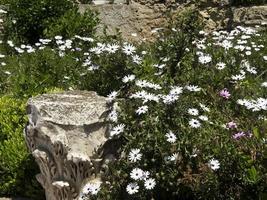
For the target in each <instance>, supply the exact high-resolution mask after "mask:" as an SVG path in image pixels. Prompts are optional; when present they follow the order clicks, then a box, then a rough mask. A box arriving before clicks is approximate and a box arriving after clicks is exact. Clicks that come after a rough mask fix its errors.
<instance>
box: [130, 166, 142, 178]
mask: <svg viewBox="0 0 267 200" xmlns="http://www.w3.org/2000/svg"><path fill="white" fill-rule="evenodd" d="M130 177H131V178H132V179H133V180H141V179H142V177H143V170H142V169H140V168H134V169H133V170H132V171H131V173H130Z"/></svg>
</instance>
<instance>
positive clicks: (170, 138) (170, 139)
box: [165, 131, 177, 143]
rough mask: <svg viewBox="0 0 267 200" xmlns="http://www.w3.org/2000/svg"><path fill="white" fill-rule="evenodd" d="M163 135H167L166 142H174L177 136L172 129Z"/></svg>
mask: <svg viewBox="0 0 267 200" xmlns="http://www.w3.org/2000/svg"><path fill="white" fill-rule="evenodd" d="M165 136H166V137H167V141H168V142H170V143H174V142H176V139H177V138H176V136H175V135H174V133H173V132H172V131H169V133H166V134H165Z"/></svg>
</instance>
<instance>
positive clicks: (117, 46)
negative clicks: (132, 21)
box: [106, 44, 120, 53]
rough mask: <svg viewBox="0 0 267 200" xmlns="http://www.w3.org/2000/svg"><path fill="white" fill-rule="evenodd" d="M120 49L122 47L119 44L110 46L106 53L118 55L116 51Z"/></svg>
mask: <svg viewBox="0 0 267 200" xmlns="http://www.w3.org/2000/svg"><path fill="white" fill-rule="evenodd" d="M119 48H120V46H119V45H117V44H108V45H107V47H106V51H107V52H108V53H116V51H118V49H119Z"/></svg>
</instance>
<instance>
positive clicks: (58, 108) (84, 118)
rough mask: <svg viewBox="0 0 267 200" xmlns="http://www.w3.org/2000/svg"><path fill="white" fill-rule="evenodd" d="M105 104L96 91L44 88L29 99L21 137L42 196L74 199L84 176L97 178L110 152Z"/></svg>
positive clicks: (63, 199)
mask: <svg viewBox="0 0 267 200" xmlns="http://www.w3.org/2000/svg"><path fill="white" fill-rule="evenodd" d="M109 109H110V108H109V106H108V104H107V101H106V98H104V97H100V96H98V95H97V94H96V93H95V92H82V91H69V92H61V93H52V94H44V95H41V96H37V97H34V98H31V99H30V100H29V101H28V105H27V113H28V117H29V123H28V124H27V126H26V128H25V139H26V142H27V145H28V148H29V149H30V151H31V152H32V154H33V156H34V157H35V159H36V162H37V163H38V165H39V167H40V171H41V173H40V174H38V175H37V176H36V177H37V180H38V181H39V182H40V183H41V185H42V186H43V188H44V189H45V193H46V199H47V200H73V199H79V197H80V196H81V195H82V194H81V193H82V191H81V190H82V187H83V186H84V185H85V184H86V183H87V182H89V181H95V180H97V179H98V180H99V181H101V176H103V173H104V172H105V171H106V169H105V167H104V165H105V162H106V161H107V160H110V159H112V157H113V156H111V155H112V152H109V151H108V150H106V146H108V145H110V144H108V143H107V141H108V128H109V127H108V124H107V123H106V121H105V119H106V116H107V113H108V111H109ZM107 144H108V145H107ZM111 149H113V148H111ZM104 154H105V155H104Z"/></svg>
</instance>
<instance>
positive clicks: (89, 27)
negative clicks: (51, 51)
mask: <svg viewBox="0 0 267 200" xmlns="http://www.w3.org/2000/svg"><path fill="white" fill-rule="evenodd" d="M98 23H99V20H98V19H97V15H96V13H95V12H93V11H92V10H90V9H87V10H86V12H85V13H83V14H81V13H79V12H78V9H77V8H76V9H72V10H69V11H67V12H66V13H65V14H64V15H62V16H61V17H60V18H59V19H57V20H56V21H55V22H54V23H52V24H51V25H49V27H48V28H47V30H45V31H44V32H45V36H46V37H47V38H52V37H54V36H57V35H61V36H63V38H71V37H73V36H75V35H79V36H88V35H89V36H93V35H94V32H95V28H96V25H97V24H98Z"/></svg>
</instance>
